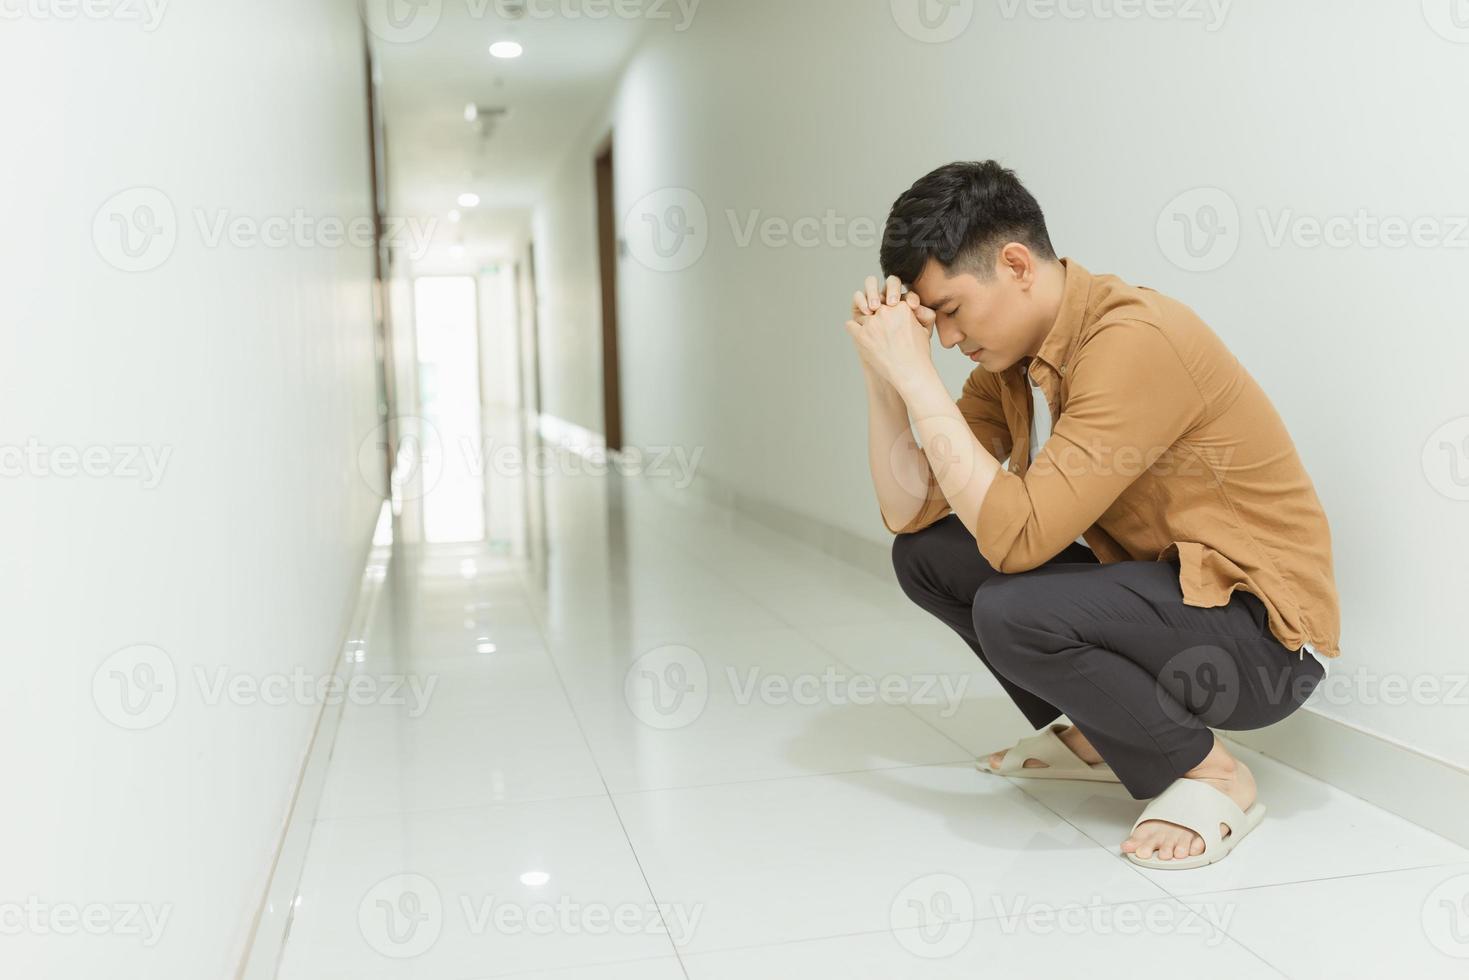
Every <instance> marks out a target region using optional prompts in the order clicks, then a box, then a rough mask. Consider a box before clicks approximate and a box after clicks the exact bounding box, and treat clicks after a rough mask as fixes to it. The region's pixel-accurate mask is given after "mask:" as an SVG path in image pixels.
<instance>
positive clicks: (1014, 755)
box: [974, 724, 1122, 783]
mask: <svg viewBox="0 0 1469 980" xmlns="http://www.w3.org/2000/svg"><path fill="white" fill-rule="evenodd" d="M1065 727H1067V726H1065V725H1061V724H1056V725H1049V726H1047V727H1046V729H1045V730H1044V731H1041V732H1038V733H1037V734H1035V735H1029V736H1027V737H1025V738H1022V739H1021V740H1020V741H1018V742H1016V743H1015V747H1014V748H1012V749H1010V750H1009V751H1008V752H1006V753H1005V757H1004V758H1003V759H1001V760H1000V768H998V769H993V768H991V767H990V765H989V756H987V755H986V756H983V757H982V758H979V759H976V760H974V768H976V769H978V770H979V771H980V772H990V773H994V774H995V775H997V776H1025V777H1029V778H1031V779H1090V780H1092V781H1094V782H1099V783H1120V782H1122V780H1120V779H1118V778H1117V774H1116V773H1115V772H1113V771H1112V767H1111V766H1109V765H1107V763H1105V762H1098V763H1096V764H1095V765H1087V764H1086V763H1085V762H1082V761H1081V758H1080V757H1079V756H1078V755H1077V754H1076V753H1075V752H1073V751H1071V750H1070V749H1069V748H1067V747H1066V743H1065V742H1063V741H1061V739H1060V737H1058V736H1057V735H1056V732H1057V731H1058V730H1059V729H1062V728H1065ZM1026 759H1037V760H1039V761H1041V762H1044V763H1045V765H1044V766H1030V767H1029V768H1027V767H1026V765H1025V760H1026Z"/></svg>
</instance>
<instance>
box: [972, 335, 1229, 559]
mask: <svg viewBox="0 0 1469 980" xmlns="http://www.w3.org/2000/svg"><path fill="white" fill-rule="evenodd" d="M1068 369H1069V370H1070V372H1071V374H1070V377H1071V390H1070V392H1069V394H1068V396H1067V399H1066V408H1065V409H1064V410H1063V411H1062V412H1061V415H1060V417H1059V418H1058V419H1056V422H1055V424H1054V426H1053V427H1052V429H1051V435H1050V438H1048V439H1047V440H1046V441H1045V444H1044V445H1042V446H1041V449H1040V452H1039V454H1037V456H1036V458H1035V462H1034V463H1033V464H1032V465H1031V467H1030V469H1029V470H1027V472H1026V474H1025V476H1024V477H1020V476H1017V475H1015V474H1014V473H1011V472H1009V471H1008V470H1001V471H1000V473H999V474H998V475H996V477H995V480H994V482H993V483H992V484H990V488H989V490H988V491H987V492H986V493H985V497H984V500H983V501H982V502H981V503H980V507H979V522H978V535H977V541H978V544H979V551H980V553H981V554H982V555H984V558H985V560H986V561H988V562H989V563H990V565H991V567H993V568H994V569H996V570H997V571H1000V572H1006V573H1011V572H1023V571H1027V570H1029V569H1032V568H1036V567H1038V566H1040V565H1042V564H1044V563H1045V562H1047V561H1049V560H1050V559H1051V558H1053V557H1055V556H1056V555H1057V554H1058V553H1060V551H1061V550H1062V549H1063V548H1065V547H1066V546H1067V545H1068V544H1070V543H1071V542H1072V541H1075V540H1076V538H1077V536H1078V535H1080V534H1081V532H1082V531H1084V530H1086V529H1087V528H1089V527H1091V526H1092V524H1094V523H1096V520H1097V518H1099V517H1100V516H1101V515H1102V514H1103V513H1104V512H1105V511H1106V510H1107V508H1109V507H1111V506H1112V503H1113V502H1114V501H1115V500H1116V499H1117V498H1118V497H1119V496H1121V495H1122V492H1123V491H1124V490H1126V489H1127V487H1128V486H1129V485H1130V484H1131V483H1132V482H1133V481H1134V480H1136V479H1137V478H1138V477H1139V476H1141V475H1142V474H1143V473H1144V472H1145V471H1146V470H1147V469H1148V468H1149V467H1150V466H1152V465H1153V463H1155V462H1156V461H1157V459H1158V457H1159V456H1161V455H1162V454H1163V453H1164V452H1166V451H1167V450H1168V449H1169V448H1170V447H1171V446H1172V445H1173V444H1174V443H1175V442H1177V441H1178V439H1179V438H1180V437H1181V436H1183V434H1184V433H1186V432H1188V431H1189V429H1190V428H1192V427H1193V426H1194V425H1195V424H1197V423H1198V422H1199V421H1200V420H1201V419H1202V417H1203V414H1204V399H1203V396H1202V395H1201V394H1200V393H1199V390H1198V386H1197V385H1196V384H1195V383H1194V380H1193V377H1192V375H1190V374H1189V372H1188V369H1187V368H1186V367H1185V366H1184V364H1183V362H1182V360H1180V358H1179V356H1178V353H1177V352H1176V351H1175V350H1174V348H1173V345H1172V344H1171V343H1170V342H1169V340H1168V338H1167V337H1165V336H1164V335H1163V333H1162V332H1161V331H1160V330H1159V329H1158V328H1157V327H1155V326H1153V325H1151V324H1146V323H1137V322H1131V321H1126V322H1121V323H1116V324H1112V325H1110V326H1108V327H1105V328H1104V329H1102V330H1101V331H1099V332H1098V333H1097V334H1096V335H1094V336H1093V337H1091V338H1090V339H1089V340H1088V341H1087V342H1086V343H1085V344H1083V345H1082V346H1081V347H1080V348H1079V349H1078V350H1077V352H1076V354H1075V355H1074V357H1073V360H1072V362H1071V364H1070V365H1069V368H1068Z"/></svg>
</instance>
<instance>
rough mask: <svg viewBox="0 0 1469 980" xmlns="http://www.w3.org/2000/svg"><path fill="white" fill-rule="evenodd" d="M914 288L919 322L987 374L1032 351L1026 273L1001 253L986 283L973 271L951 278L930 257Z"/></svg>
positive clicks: (946, 346) (941, 266)
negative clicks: (929, 327)
mask: <svg viewBox="0 0 1469 980" xmlns="http://www.w3.org/2000/svg"><path fill="white" fill-rule="evenodd" d="M911 288H912V290H913V292H915V293H917V294H918V299H919V302H921V303H922V307H921V308H920V309H919V311H918V319H919V321H920V322H921V323H923V324H924V325H925V326H933V327H934V328H935V330H936V331H937V333H938V338H939V343H940V344H942V345H943V346H944V347H945V348H957V349H959V350H960V351H961V352H962V353H964V354H966V355H968V356H969V359H970V360H972V361H973V362H974V363H976V364H978V365H980V366H981V367H983V368H984V369H985V370H986V371H990V372H992V373H996V374H998V373H999V372H1001V371H1004V370H1005V369H1006V368H1009V367H1010V366H1011V365H1013V364H1015V363H1016V362H1017V361H1019V360H1020V359H1021V358H1022V357H1024V356H1025V355H1026V354H1027V353H1029V349H1028V348H1029V346H1030V345H1031V343H1032V342H1033V341H1034V336H1033V335H1034V330H1033V324H1032V323H1031V322H1030V318H1031V310H1030V308H1029V306H1028V304H1027V303H1026V291H1027V275H1026V273H1025V270H1023V269H1022V270H1017V269H1015V268H1014V267H1013V266H1012V265H1010V264H1007V262H1006V260H1005V259H1004V257H1003V254H1002V255H1001V256H997V257H996V268H995V270H994V275H993V276H992V278H990V279H987V280H981V279H980V278H979V277H977V276H976V275H975V274H974V273H973V272H955V273H954V274H953V275H952V276H951V275H950V274H949V270H947V269H945V268H944V267H943V265H942V264H941V263H940V262H939V261H938V260H937V259H929V260H928V264H927V265H926V266H924V268H923V272H922V273H921V274H920V275H919V277H918V278H917V279H916V280H915V281H914V282H913V283H912V284H911Z"/></svg>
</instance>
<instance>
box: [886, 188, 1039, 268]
mask: <svg viewBox="0 0 1469 980" xmlns="http://www.w3.org/2000/svg"><path fill="white" fill-rule="evenodd" d="M1010 242H1020V243H1021V244H1023V245H1025V246H1026V247H1027V248H1029V249H1030V250H1031V251H1032V252H1034V253H1035V254H1036V255H1037V256H1039V257H1040V258H1043V259H1055V258H1056V250H1055V249H1054V248H1053V247H1052V246H1051V236H1050V234H1049V233H1048V232H1047V231H1046V218H1045V215H1044V214H1042V213H1041V206H1040V205H1039V204H1037V203H1036V200H1035V198H1034V197H1032V196H1031V194H1030V192H1029V191H1027V190H1026V189H1025V186H1024V185H1023V184H1021V183H1020V179H1019V178H1018V177H1016V176H1015V172H1014V171H1013V170H1006V169H1005V168H1004V167H1002V166H1000V165H999V164H998V163H996V162H995V161H993V160H985V161H983V162H961V163H950V164H946V165H944V166H942V167H939V168H938V169H937V170H935V171H933V172H932V173H930V174H928V175H927V176H925V177H922V178H920V179H919V180H918V182H917V183H915V184H914V185H913V186H912V187H910V188H908V189H907V190H906V191H904V192H903V193H902V195H901V196H900V197H899V198H898V199H897V201H896V202H894V204H893V209H892V211H891V212H889V213H888V220H887V226H886V227H885V228H884V229H883V235H882V257H881V261H882V273H883V275H884V276H897V277H898V278H899V279H900V280H902V282H904V283H906V284H911V283H912V282H913V281H914V280H915V279H917V278H918V277H919V276H920V275H921V274H922V273H923V267H924V266H925V265H927V264H928V260H929V259H930V258H933V259H937V260H938V261H939V263H940V264H941V265H943V267H944V269H945V270H946V271H949V272H952V271H953V270H954V269H955V268H961V269H963V270H965V271H969V272H973V273H975V274H976V275H977V276H978V277H979V278H980V279H988V278H990V277H991V276H992V275H993V270H994V264H995V254H996V252H997V251H998V250H999V249H1001V248H1003V247H1004V246H1005V245H1007V244H1008V243H1010Z"/></svg>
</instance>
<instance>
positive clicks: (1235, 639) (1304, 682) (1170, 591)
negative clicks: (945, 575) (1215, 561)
mask: <svg viewBox="0 0 1469 980" xmlns="http://www.w3.org/2000/svg"><path fill="white" fill-rule="evenodd" d="M1178 572H1179V565H1178V561H1177V560H1176V559H1173V560H1168V561H1130V562H1117V563H1114V564H1110V565H1095V566H1084V565H1051V566H1042V567H1040V568H1036V569H1032V570H1030V571H1027V572H1022V573H1018V574H1013V575H997V576H992V577H991V578H989V579H987V580H986V581H985V583H984V584H983V585H982V586H981V587H980V588H979V589H978V590H977V591H976V593H975V596H974V606H973V610H972V613H973V618H974V628H975V634H976V636H977V637H978V638H979V642H980V644H981V645H982V646H983V647H984V649H985V651H986V654H987V656H988V658H989V662H990V664H991V667H992V669H994V670H997V671H998V672H999V673H1001V674H1004V675H1005V676H1006V677H1008V678H1009V679H1010V681H1012V682H1013V683H1014V684H1016V685H1017V686H1019V687H1021V688H1024V689H1025V690H1027V691H1030V692H1032V693H1033V694H1034V695H1035V696H1036V697H1038V698H1044V699H1045V700H1046V701H1047V702H1049V703H1050V704H1054V705H1055V706H1056V707H1058V708H1060V709H1061V710H1062V711H1064V712H1065V713H1066V715H1067V716H1068V717H1069V718H1070V719H1071V721H1072V722H1073V723H1074V724H1075V725H1076V727H1077V728H1078V729H1079V730H1080V731H1081V733H1082V734H1083V735H1085V736H1086V737H1087V739H1088V740H1089V741H1090V742H1091V743H1092V745H1093V746H1095V747H1096V750H1097V752H1098V753H1100V754H1101V756H1102V758H1104V759H1106V760H1107V763H1108V764H1109V765H1110V766H1111V767H1112V769H1113V771H1115V772H1116V773H1117V775H1118V777H1119V778H1120V779H1121V780H1122V783H1123V785H1124V786H1126V787H1127V790H1128V792H1129V793H1131V794H1132V796H1133V797H1134V798H1136V799H1146V798H1150V797H1153V796H1157V795H1158V794H1159V793H1161V792H1162V791H1163V790H1164V789H1165V788H1167V786H1168V785H1169V784H1170V783H1171V782H1173V780H1175V779H1177V778H1178V777H1180V776H1182V775H1183V774H1184V773H1186V772H1188V771H1189V770H1190V769H1192V768H1194V767H1195V766H1197V765H1198V764H1199V763H1200V762H1201V761H1203V759H1204V757H1205V756H1206V755H1208V754H1209V751H1210V749H1212V748H1213V744H1214V733H1213V732H1212V731H1211V730H1210V729H1211V727H1212V728H1219V729H1224V730H1235V731H1243V730H1247V729H1252V728H1264V727H1266V726H1268V725H1273V724H1274V723H1275V722H1277V721H1280V720H1281V719H1282V718H1284V717H1286V716H1287V715H1289V714H1290V713H1291V712H1292V711H1294V710H1295V709H1296V708H1298V707H1299V706H1300V705H1301V704H1302V703H1303V702H1304V701H1305V700H1306V698H1307V697H1309V696H1310V694H1311V691H1312V690H1314V689H1315V687H1316V685H1317V684H1318V683H1319V682H1320V680H1321V678H1322V676H1323V674H1324V671H1323V670H1322V667H1321V665H1320V664H1319V663H1317V662H1316V660H1315V658H1313V657H1305V658H1301V657H1298V656H1297V655H1296V654H1295V653H1293V652H1291V651H1290V650H1288V649H1287V648H1286V647H1285V646H1284V645H1283V644H1282V643H1281V642H1280V641H1279V640H1277V639H1276V638H1275V636H1274V635H1273V634H1272V633H1271V632H1270V630H1269V624H1268V622H1267V619H1266V612H1265V606H1264V604H1263V603H1262V602H1261V601H1260V600H1259V598H1258V597H1256V596H1254V595H1251V594H1250V593H1248V592H1243V591H1235V592H1234V593H1233V594H1232V595H1231V596H1230V601H1229V602H1228V604H1226V605H1223V606H1216V607H1212V608H1203V607H1199V606H1189V605H1185V604H1184V602H1183V593H1182V589H1181V587H1180V585H1179V581H1178Z"/></svg>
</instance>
